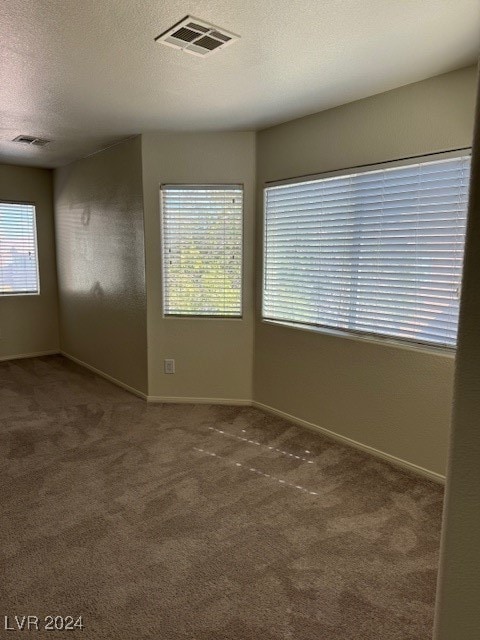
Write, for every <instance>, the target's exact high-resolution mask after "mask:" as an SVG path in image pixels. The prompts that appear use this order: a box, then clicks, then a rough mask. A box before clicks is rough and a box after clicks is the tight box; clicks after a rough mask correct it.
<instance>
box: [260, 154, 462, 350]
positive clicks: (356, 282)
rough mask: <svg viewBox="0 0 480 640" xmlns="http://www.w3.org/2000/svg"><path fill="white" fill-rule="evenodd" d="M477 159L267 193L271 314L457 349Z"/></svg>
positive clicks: (266, 310)
mask: <svg viewBox="0 0 480 640" xmlns="http://www.w3.org/2000/svg"><path fill="white" fill-rule="evenodd" d="M469 172H470V158H469V157H468V156H465V157H460V158H458V157H456V158H451V157H450V158H448V159H442V160H436V161H428V162H427V161H426V162H418V163H416V164H412V165H409V166H397V167H389V168H385V169H380V170H374V171H365V172H361V173H355V174H351V175H342V176H334V177H329V178H324V179H319V180H312V181H309V182H299V183H295V184H285V185H278V186H272V187H268V188H266V189H265V238H264V291H263V317H264V318H265V319H270V320H277V321H287V322H293V323H301V324H306V325H313V326H319V327H328V328H334V329H340V330H346V331H348V332H359V333H367V334H375V335H381V336H386V337H390V338H392V337H393V338H398V339H404V340H408V341H414V342H419V343H426V344H432V345H442V346H448V347H454V346H455V344H456V336H457V322H458V307H459V290H460V285H461V274H462V263H463V249H464V238H465V226H466V213H467V199H468V183H469Z"/></svg>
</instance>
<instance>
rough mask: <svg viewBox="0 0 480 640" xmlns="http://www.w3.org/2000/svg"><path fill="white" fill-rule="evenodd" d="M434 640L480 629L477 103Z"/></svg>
mask: <svg viewBox="0 0 480 640" xmlns="http://www.w3.org/2000/svg"><path fill="white" fill-rule="evenodd" d="M468 218H469V219H468V228H467V242H466V247H465V267H464V273H463V289H462V300H461V305H460V323H459V331H458V354H457V362H456V371H455V392H454V404H453V416H452V437H451V446H450V452H449V465H448V479H447V492H446V499H445V510H444V522H443V529H442V553H441V563H440V573H439V582H438V590H437V610H436V619H435V633H434V638H435V640H477V639H478V637H479V630H480V607H479V606H478V603H479V596H480V545H479V543H478V542H479V540H480V509H479V505H480V429H479V424H480V286H479V279H480V102H478V97H477V114H476V125H475V143H474V149H473V152H472V180H471V187H470V203H469V210H468Z"/></svg>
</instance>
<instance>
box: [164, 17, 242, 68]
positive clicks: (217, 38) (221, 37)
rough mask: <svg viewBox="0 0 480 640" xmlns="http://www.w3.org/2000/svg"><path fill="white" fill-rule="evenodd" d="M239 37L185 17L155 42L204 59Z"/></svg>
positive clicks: (195, 19)
mask: <svg viewBox="0 0 480 640" xmlns="http://www.w3.org/2000/svg"><path fill="white" fill-rule="evenodd" d="M239 37H240V36H237V35H235V34H234V33H230V32H229V31H225V29H221V28H219V27H215V26H214V25H213V24H208V22H204V21H203V20H199V19H198V18H193V17H192V16H187V17H186V18H183V20H180V22H177V24H175V25H174V26H173V27H171V28H170V29H167V31H164V32H163V33H161V34H160V35H159V36H158V37H156V38H155V40H156V42H161V43H162V44H165V45H167V47H173V48H174V49H181V50H182V51H185V52H186V53H191V54H192V55H194V56H200V57H201V58H205V57H206V56H209V55H210V54H212V53H214V52H215V51H218V50H219V49H223V48H224V47H226V46H227V45H229V44H231V43H232V42H235V40H238V38H239Z"/></svg>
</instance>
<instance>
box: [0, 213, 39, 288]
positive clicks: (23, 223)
mask: <svg viewBox="0 0 480 640" xmlns="http://www.w3.org/2000/svg"><path fill="white" fill-rule="evenodd" d="M26 293H39V282H38V262H37V240H36V229H35V207H34V205H33V204H17V203H13V202H0V295H12V294H26Z"/></svg>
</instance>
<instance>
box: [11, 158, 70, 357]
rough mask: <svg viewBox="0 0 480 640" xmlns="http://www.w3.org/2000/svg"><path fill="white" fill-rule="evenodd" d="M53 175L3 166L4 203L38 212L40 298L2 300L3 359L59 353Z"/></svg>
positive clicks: (16, 297) (28, 297) (18, 297)
mask: <svg viewBox="0 0 480 640" xmlns="http://www.w3.org/2000/svg"><path fill="white" fill-rule="evenodd" d="M52 197H53V194H52V172H51V171H50V170H49V169H31V168H28V167H16V166H12V165H0V200H15V201H20V202H22V201H25V202H33V203H34V204H35V209H36V222H37V244H38V262H39V272H40V295H33V296H2V297H0V359H3V358H9V357H14V356H19V355H26V354H34V353H41V352H45V351H58V348H59V342H58V314H57V280H56V278H57V276H56V268H55V239H54V226H53V200H52Z"/></svg>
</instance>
